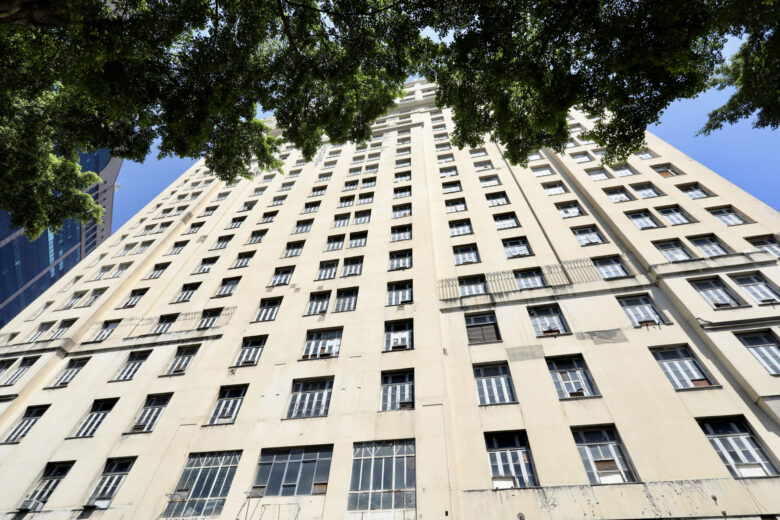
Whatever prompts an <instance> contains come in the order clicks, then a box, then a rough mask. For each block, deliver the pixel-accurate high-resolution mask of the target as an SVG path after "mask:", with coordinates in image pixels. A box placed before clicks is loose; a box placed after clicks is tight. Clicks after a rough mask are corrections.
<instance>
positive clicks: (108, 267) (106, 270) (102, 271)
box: [92, 265, 114, 281]
mask: <svg viewBox="0 0 780 520" xmlns="http://www.w3.org/2000/svg"><path fill="white" fill-rule="evenodd" d="M113 268H114V266H113V265H104V266H103V267H101V268H100V271H98V272H97V273H96V274H95V276H94V278H92V280H93V281H94V280H102V279H103V278H105V277H106V275H107V274H108V273H110V272H111V269H113Z"/></svg>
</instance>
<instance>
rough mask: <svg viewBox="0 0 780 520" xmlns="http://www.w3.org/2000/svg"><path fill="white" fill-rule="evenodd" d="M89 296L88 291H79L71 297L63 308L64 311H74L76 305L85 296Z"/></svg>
mask: <svg viewBox="0 0 780 520" xmlns="http://www.w3.org/2000/svg"><path fill="white" fill-rule="evenodd" d="M85 294H87V293H86V291H78V292H75V293H73V295H72V296H71V297H70V299H69V300H68V301H67V302H65V305H63V306H62V310H67V309H72V308H73V307H75V306H76V304H77V303H78V302H79V300H81V298H83V297H84V295H85Z"/></svg>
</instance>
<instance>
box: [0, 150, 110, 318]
mask: <svg viewBox="0 0 780 520" xmlns="http://www.w3.org/2000/svg"><path fill="white" fill-rule="evenodd" d="M80 162H81V167H82V168H84V169H87V170H91V171H94V172H98V174H99V175H100V179H101V181H102V182H100V183H98V184H93V185H92V186H90V187H89V189H88V190H87V192H88V193H89V194H90V195H92V198H93V199H95V201H96V202H97V203H98V204H100V205H101V206H103V207H104V208H105V209H106V211H105V214H104V217H103V222H102V223H101V224H97V223H95V222H91V223H89V224H88V225H86V226H82V225H81V224H80V223H79V222H77V221H75V220H66V221H65V222H64V223H63V225H62V229H61V230H60V231H59V232H57V233H52V232H51V231H49V230H46V231H45V232H44V233H43V235H42V236H40V237H39V238H37V239H36V240H29V239H28V238H27V237H26V236H24V234H23V233H24V230H23V229H22V228H19V227H13V226H11V219H10V216H9V215H8V212H6V211H0V327H2V326H4V325H5V324H6V323H8V322H9V321H11V319H13V317H14V316H16V315H17V314H19V313H20V312H22V311H23V310H24V309H25V307H27V306H28V305H29V304H30V303H32V302H34V301H35V300H36V299H37V298H38V297H39V296H40V295H41V294H43V292H44V291H46V289H48V288H49V287H51V286H52V284H54V283H55V282H56V281H57V280H59V279H60V278H62V277H63V276H64V275H65V274H66V273H67V272H68V271H70V269H72V268H73V266H74V265H76V264H77V263H78V262H79V261H80V260H81V259H82V258H84V257H85V256H87V255H88V254H89V253H91V252H92V251H93V250H94V249H95V248H96V247H97V246H98V244H100V243H101V242H103V241H104V240H105V239H106V238H108V236H109V235H110V234H111V214H112V212H113V207H114V188H115V186H116V178H117V176H118V175H119V168H120V167H121V166H122V159H119V158H116V157H111V155H110V152H109V151H108V150H105V149H104V150H98V151H96V152H94V153H83V154H81V156H80Z"/></svg>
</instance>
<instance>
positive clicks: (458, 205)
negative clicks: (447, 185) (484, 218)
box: [444, 199, 466, 213]
mask: <svg viewBox="0 0 780 520" xmlns="http://www.w3.org/2000/svg"><path fill="white" fill-rule="evenodd" d="M444 207H445V209H446V211H447V213H456V212H458V211H466V199H450V200H446V201H444Z"/></svg>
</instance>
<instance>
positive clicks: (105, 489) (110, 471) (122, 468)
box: [87, 458, 135, 508]
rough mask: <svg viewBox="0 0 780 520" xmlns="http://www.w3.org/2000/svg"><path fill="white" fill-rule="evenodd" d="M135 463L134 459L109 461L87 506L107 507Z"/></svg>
mask: <svg viewBox="0 0 780 520" xmlns="http://www.w3.org/2000/svg"><path fill="white" fill-rule="evenodd" d="M134 462H135V459H134V458H132V459H109V460H108V461H107V462H106V467H105V469H104V470H103V474H102V475H101V476H100V480H98V483H97V485H96V486H95V490H94V491H93V492H92V495H91V496H90V497H89V500H88V501H87V504H89V505H100V506H102V507H103V508H105V507H107V506H108V503H109V502H110V501H111V500H112V499H113V498H114V496H115V495H116V492H117V491H118V490H119V487H120V486H121V485H122V483H123V482H124V481H125V478H126V477H127V474H128V473H130V469H131V468H132V467H133V463H134Z"/></svg>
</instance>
